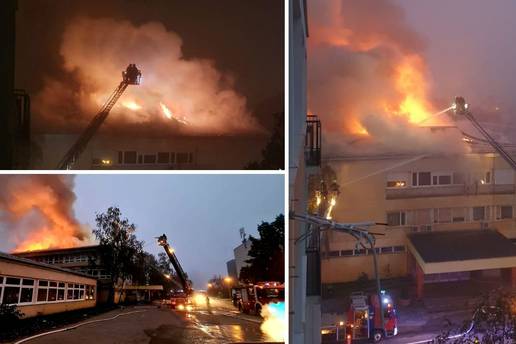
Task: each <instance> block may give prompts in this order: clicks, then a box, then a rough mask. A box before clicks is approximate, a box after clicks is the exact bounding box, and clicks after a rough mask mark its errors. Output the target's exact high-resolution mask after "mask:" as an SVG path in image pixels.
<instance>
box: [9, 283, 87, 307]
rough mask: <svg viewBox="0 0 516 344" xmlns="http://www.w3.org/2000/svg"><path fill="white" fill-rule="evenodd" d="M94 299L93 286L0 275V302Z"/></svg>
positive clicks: (18, 302) (19, 302) (20, 302)
mask: <svg viewBox="0 0 516 344" xmlns="http://www.w3.org/2000/svg"><path fill="white" fill-rule="evenodd" d="M93 299H95V286H93V285H87V284H75V283H65V282H59V281H49V280H38V279H33V278H19V277H10V276H0V304H1V303H5V304H31V303H42V302H59V301H72V300H93Z"/></svg>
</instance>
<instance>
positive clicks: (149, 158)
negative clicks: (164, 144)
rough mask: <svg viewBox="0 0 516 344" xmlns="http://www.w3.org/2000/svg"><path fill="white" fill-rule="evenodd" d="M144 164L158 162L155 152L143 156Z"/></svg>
mask: <svg viewBox="0 0 516 344" xmlns="http://www.w3.org/2000/svg"><path fill="white" fill-rule="evenodd" d="M143 163H144V164H155V163H156V155H154V154H145V155H144V156H143Z"/></svg>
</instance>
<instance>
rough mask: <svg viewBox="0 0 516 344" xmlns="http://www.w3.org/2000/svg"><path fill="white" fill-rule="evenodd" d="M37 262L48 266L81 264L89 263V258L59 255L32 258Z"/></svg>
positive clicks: (85, 256)
mask: <svg viewBox="0 0 516 344" xmlns="http://www.w3.org/2000/svg"><path fill="white" fill-rule="evenodd" d="M32 259H33V260H35V261H37V262H42V263H47V264H64V263H79V262H88V259H89V257H88V256H87V255H57V256H45V257H35V258H32Z"/></svg>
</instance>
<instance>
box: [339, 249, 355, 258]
mask: <svg viewBox="0 0 516 344" xmlns="http://www.w3.org/2000/svg"><path fill="white" fill-rule="evenodd" d="M340 255H341V256H342V257H351V256H353V250H342V251H340Z"/></svg>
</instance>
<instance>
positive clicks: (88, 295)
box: [86, 285, 95, 300]
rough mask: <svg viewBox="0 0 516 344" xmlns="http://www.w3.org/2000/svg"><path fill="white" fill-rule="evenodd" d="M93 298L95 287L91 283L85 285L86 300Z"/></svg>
mask: <svg viewBox="0 0 516 344" xmlns="http://www.w3.org/2000/svg"><path fill="white" fill-rule="evenodd" d="M93 299H95V287H94V286H92V285H87V286H86V300H93Z"/></svg>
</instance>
